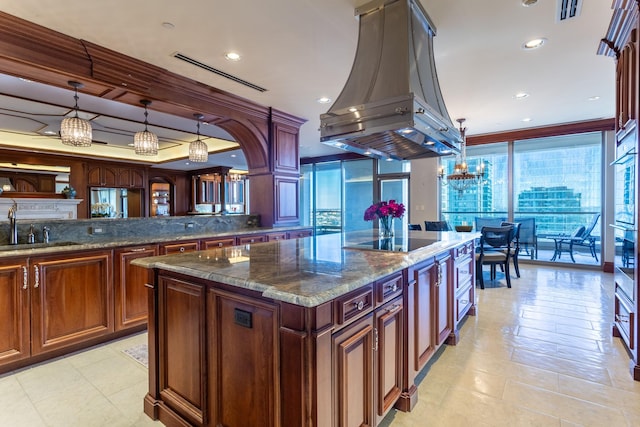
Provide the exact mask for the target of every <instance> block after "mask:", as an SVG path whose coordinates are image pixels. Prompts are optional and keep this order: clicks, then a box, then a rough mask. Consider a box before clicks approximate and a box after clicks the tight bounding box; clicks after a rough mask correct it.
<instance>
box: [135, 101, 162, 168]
mask: <svg viewBox="0 0 640 427" xmlns="http://www.w3.org/2000/svg"><path fill="white" fill-rule="evenodd" d="M140 104H142V105H144V130H143V131H141V132H136V134H135V135H134V136H133V148H134V149H135V152H136V154H140V155H141V156H155V155H156V154H158V137H157V136H156V134H154V133H153V132H149V131H148V130H147V125H148V124H149V122H148V121H147V116H149V112H148V111H147V107H148V106H149V105H151V101H149V100H148V99H141V100H140Z"/></svg>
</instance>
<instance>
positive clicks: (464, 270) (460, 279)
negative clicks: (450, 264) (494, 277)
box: [455, 256, 471, 289]
mask: <svg viewBox="0 0 640 427" xmlns="http://www.w3.org/2000/svg"><path fill="white" fill-rule="evenodd" d="M469 281H471V257H470V256H468V257H466V258H464V259H462V260H461V261H456V280H455V283H456V289H459V288H461V287H464V286H465V285H466V284H467V282H469Z"/></svg>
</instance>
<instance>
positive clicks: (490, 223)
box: [475, 216, 507, 231]
mask: <svg viewBox="0 0 640 427" xmlns="http://www.w3.org/2000/svg"><path fill="white" fill-rule="evenodd" d="M506 220H507V218H504V217H500V218H496V217H480V216H477V217H476V218H475V224H476V231H482V228H483V227H500V224H502V221H506Z"/></svg>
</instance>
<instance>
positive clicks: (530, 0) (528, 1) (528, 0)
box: [522, 0, 538, 7]
mask: <svg viewBox="0 0 640 427" xmlns="http://www.w3.org/2000/svg"><path fill="white" fill-rule="evenodd" d="M536 3H538V0H522V5H523V6H524V7H529V6H533V5H534V4H536Z"/></svg>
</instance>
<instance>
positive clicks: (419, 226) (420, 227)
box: [409, 224, 422, 231]
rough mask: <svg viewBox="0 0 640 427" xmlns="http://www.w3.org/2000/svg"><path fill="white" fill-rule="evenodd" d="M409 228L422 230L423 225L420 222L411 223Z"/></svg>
mask: <svg viewBox="0 0 640 427" xmlns="http://www.w3.org/2000/svg"><path fill="white" fill-rule="evenodd" d="M409 230H420V231H422V226H421V225H420V224H409Z"/></svg>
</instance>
